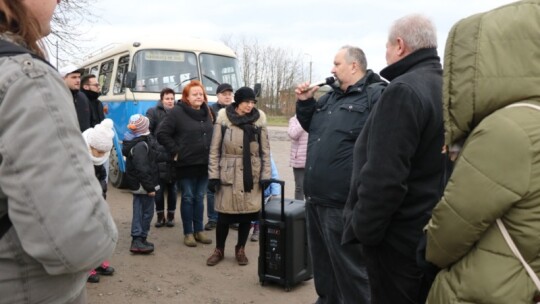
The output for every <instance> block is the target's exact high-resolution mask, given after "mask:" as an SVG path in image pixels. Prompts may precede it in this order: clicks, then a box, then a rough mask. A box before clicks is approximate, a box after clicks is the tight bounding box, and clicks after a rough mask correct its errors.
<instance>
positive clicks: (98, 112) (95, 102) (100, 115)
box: [81, 89, 105, 128]
mask: <svg viewBox="0 0 540 304" xmlns="http://www.w3.org/2000/svg"><path fill="white" fill-rule="evenodd" d="M81 92H82V93H83V94H84V95H85V96H86V97H87V98H88V106H89V109H90V127H91V128H93V127H95V126H96V125H97V124H99V123H101V122H102V121H103V120H104V119H105V113H104V112H103V104H102V103H101V101H100V100H99V99H98V97H99V95H100V94H99V93H97V92H94V91H90V90H85V89H81Z"/></svg>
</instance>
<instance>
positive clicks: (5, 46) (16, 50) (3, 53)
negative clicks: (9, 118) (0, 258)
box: [0, 39, 54, 239]
mask: <svg viewBox="0 0 540 304" xmlns="http://www.w3.org/2000/svg"><path fill="white" fill-rule="evenodd" d="M21 54H29V55H30V56H32V57H33V58H35V59H38V60H41V61H42V62H45V63H46V64H48V65H49V66H51V67H52V68H54V67H53V66H52V65H51V64H50V63H49V62H47V60H45V59H43V58H41V57H39V56H37V55H36V54H33V53H31V52H30V51H29V50H27V49H25V48H23V47H20V46H18V45H16V44H13V43H11V42H8V41H5V40H2V39H0V57H8V56H15V55H21ZM0 103H1V101H0ZM2 200H4V199H2ZM5 200H6V203H7V198H6V199H5ZM11 226H12V223H11V220H10V219H9V216H8V214H7V213H6V214H5V215H3V216H2V217H0V239H1V238H2V237H3V236H4V234H6V232H7V231H8V230H9V228H11Z"/></svg>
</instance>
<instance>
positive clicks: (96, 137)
mask: <svg viewBox="0 0 540 304" xmlns="http://www.w3.org/2000/svg"><path fill="white" fill-rule="evenodd" d="M113 137H114V131H113V121H112V120H111V119H109V118H105V119H104V120H103V121H102V122H101V123H100V124H97V125H95V126H94V128H90V129H89V130H88V132H87V137H86V140H87V142H88V145H89V146H90V147H92V148H94V149H96V150H99V151H102V152H107V151H110V150H111V148H112V146H113Z"/></svg>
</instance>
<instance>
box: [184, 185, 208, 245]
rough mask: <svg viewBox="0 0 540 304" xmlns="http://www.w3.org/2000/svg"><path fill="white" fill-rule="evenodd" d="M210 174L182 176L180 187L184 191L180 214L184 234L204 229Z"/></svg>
mask: <svg viewBox="0 0 540 304" xmlns="http://www.w3.org/2000/svg"><path fill="white" fill-rule="evenodd" d="M207 186H208V176H200V177H188V178H182V179H180V180H179V181H178V187H179V188H180V192H181V193H182V201H181V205H180V215H181V216H182V226H183V228H184V235H186V234H192V233H194V232H200V231H203V213H204V194H205V193H206V187H207Z"/></svg>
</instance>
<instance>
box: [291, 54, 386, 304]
mask: <svg viewBox="0 0 540 304" xmlns="http://www.w3.org/2000/svg"><path fill="white" fill-rule="evenodd" d="M332 74H334V76H335V78H337V81H338V82H339V83H338V84H337V85H334V87H333V90H332V91H331V92H329V93H327V94H325V95H324V96H322V97H321V98H319V100H315V99H314V98H313V95H314V93H315V91H316V90H317V89H318V87H314V88H311V89H310V88H309V83H307V82H306V83H302V84H300V85H299V86H298V87H297V88H296V91H295V92H296V97H297V99H298V102H297V103H296V116H297V118H298V121H299V122H300V125H301V126H302V128H303V129H304V130H306V131H307V132H308V133H309V137H308V150H307V158H306V166H305V177H304V194H305V196H306V218H307V229H308V243H309V250H310V253H311V258H312V261H313V276H314V280H315V289H316V291H317V294H318V295H319V299H318V300H317V303H332V304H334V303H369V299H370V296H369V283H368V277H367V272H366V269H365V266H364V265H363V262H361V261H362V249H361V247H360V245H358V244H347V245H343V246H342V245H341V235H342V231H343V217H342V214H343V207H344V206H345V201H346V200H347V195H348V193H349V185H350V180H351V171H352V170H351V169H352V153H353V146H354V142H355V141H356V138H357V137H358V134H359V133H360V130H361V129H362V127H363V125H364V123H365V122H366V120H367V118H368V115H369V113H370V110H371V109H372V108H373V106H374V103H375V102H376V101H377V99H378V97H379V96H380V94H381V91H382V89H383V88H384V82H383V81H382V80H381V78H380V77H379V75H377V74H375V73H373V72H372V71H371V70H367V61H366V57H365V55H364V52H363V51H362V50H361V49H360V48H358V47H352V46H344V47H342V48H341V49H340V50H339V51H338V52H337V54H336V56H335V58H334V67H333V68H332Z"/></svg>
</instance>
